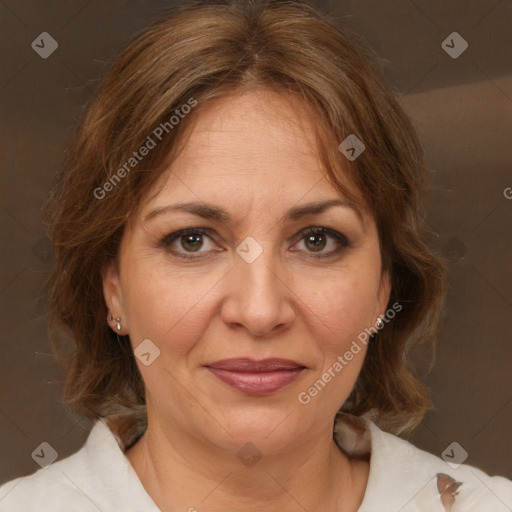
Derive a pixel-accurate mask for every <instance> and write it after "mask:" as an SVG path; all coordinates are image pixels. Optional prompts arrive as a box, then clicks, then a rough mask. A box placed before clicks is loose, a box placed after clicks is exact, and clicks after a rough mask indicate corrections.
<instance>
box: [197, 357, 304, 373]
mask: <svg viewBox="0 0 512 512" xmlns="http://www.w3.org/2000/svg"><path fill="white" fill-rule="evenodd" d="M205 366H206V367H208V368H215V369H218V370H228V371H232V372H277V371H280V370H298V369H300V368H305V366H304V365H302V364H300V363H297V361H292V360H291V359H280V358H277V357H273V358H269V359H261V360H259V361H256V360H254V359H250V358H247V357H244V358H238V359H222V360H220V361H215V362H213V363H209V364H207V365H205Z"/></svg>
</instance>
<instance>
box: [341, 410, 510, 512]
mask: <svg viewBox="0 0 512 512" xmlns="http://www.w3.org/2000/svg"><path fill="white" fill-rule="evenodd" d="M361 424H362V425H365V426H366V429H364V428H361V427H359V430H358V432H359V434H356V435H355V434H354V428H353V427H352V428H350V427H345V426H342V427H339V428H338V429H337V432H339V434H337V435H338V436H340V437H343V436H344V432H346V431H347V430H350V431H351V432H352V440H351V441H350V442H351V443H352V445H353V446H358V447H359V451H361V446H362V445H363V447H364V444H365V443H366V444H369V445H370V447H371V458H370V474H369V478H368V482H367V488H366V493H365V497H364V500H363V503H362V505H361V508H360V512H370V511H372V512H373V511H377V510H378V511H379V512H396V511H397V510H400V511H401V512H412V511H418V510H429V511H432V512H435V511H439V512H445V511H452V512H457V511H462V510H464V511H466V510H471V511H472V512H489V511H490V510H492V512H511V511H512V481H511V480H508V479H506V478H504V477H501V476H489V475H488V474H486V473H485V472H484V471H482V470H480V469H478V468H476V467H474V466H471V465H467V464H457V463H456V460H455V459H456V456H457V454H456V453H453V455H454V459H453V461H452V462H450V461H449V460H448V458H447V461H448V462H447V461H445V460H443V459H442V458H441V457H437V456H435V455H432V454H431V453H428V452H426V451H424V450H421V449H419V448H417V447H415V446H414V445H413V444H411V443H410V442H408V441H406V440H404V439H401V438H399V437H397V436H394V435H392V434H389V433H387V432H384V431H382V430H380V429H379V428H378V427H377V426H376V425H375V424H374V423H372V422H370V421H368V420H362V423H361ZM356 431H357V430H356ZM357 435H358V436H359V438H357V437H355V436H357ZM349 437H350V436H349ZM365 437H366V440H365ZM357 439H359V441H358V440H357ZM451 454H452V453H451V452H450V455H451ZM449 462H450V463H449Z"/></svg>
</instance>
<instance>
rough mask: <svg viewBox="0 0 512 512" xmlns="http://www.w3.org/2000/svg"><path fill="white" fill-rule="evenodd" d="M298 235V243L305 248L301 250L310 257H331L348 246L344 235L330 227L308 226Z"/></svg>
mask: <svg viewBox="0 0 512 512" xmlns="http://www.w3.org/2000/svg"><path fill="white" fill-rule="evenodd" d="M300 235H301V236H302V238H301V239H300V241H299V245H303V247H304V248H305V250H304V249H302V250H301V252H306V254H307V255H308V256H309V257H310V258H328V257H333V256H336V255H338V254H340V253H341V252H342V251H343V250H344V249H345V248H347V247H350V243H349V241H348V240H347V237H346V236H345V235H343V234H342V233H340V232H338V231H335V230H334V229H330V228H323V227H316V226H310V227H308V228H306V229H304V230H302V231H301V232H300ZM293 250H294V251H295V250H296V249H293Z"/></svg>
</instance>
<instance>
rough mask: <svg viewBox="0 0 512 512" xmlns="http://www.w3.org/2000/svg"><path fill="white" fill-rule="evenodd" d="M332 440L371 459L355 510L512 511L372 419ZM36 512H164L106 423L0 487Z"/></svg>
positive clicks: (8, 508) (345, 425) (344, 421)
mask: <svg viewBox="0 0 512 512" xmlns="http://www.w3.org/2000/svg"><path fill="white" fill-rule="evenodd" d="M334 437H335V439H336V442H337V443H338V445H339V446H340V448H341V449H342V450H344V451H345V452H346V453H347V454H349V455H357V454H371V458H370V473H369V478H368V483H367V487H366V492H365V495H364V499H363V502H362V504H361V506H360V508H359V510H358V512H419V511H422V512H423V511H425V512H437V511H439V512H448V511H451V512H460V511H464V512H512V481H511V480H508V479H506V478H503V477H499V476H495V477H490V476H488V475H487V474H486V473H484V472H483V471H481V470H479V469H476V468H474V467H472V466H467V465H464V464H462V465H461V466H459V467H458V468H457V469H453V468H452V467H450V466H449V465H448V463H447V462H445V461H444V460H443V459H441V458H439V457H435V456H434V455H431V454H429V453H427V452H425V451H422V450H420V449H418V448H416V447H414V446H413V445H412V444H410V443H409V442H407V441H404V440H403V439H400V438H398V437H396V436H394V435H391V434H389V433H386V432H383V431H382V430H380V429H379V428H378V427H377V426H376V425H375V424H374V423H372V422H371V421H369V420H366V419H361V418H356V417H355V416H350V415H347V414H341V415H339V416H338V418H337V420H336V423H335V429H334ZM449 455H450V456H451V455H452V452H450V453H449ZM452 464H453V462H452ZM438 474H442V475H445V476H441V477H440V479H439V483H438ZM460 482H461V483H462V484H461V485H460V484H459V483H460ZM440 491H441V493H442V494H441V493H440ZM442 499H443V501H444V502H445V503H446V505H444V504H443V501H442ZM195 508H196V509H197V512H202V508H201V506H200V505H199V504H197V505H196V507H195ZM203 508H204V507H203ZM36 511H37V512H71V511H72V512H98V511H100V512H120V511H121V512H160V511H159V509H158V507H157V506H156V505H155V503H154V502H153V500H152V499H151V497H150V496H149V495H148V493H147V492H146V490H145V489H144V487H143V486H142V484H141V482H140V480H139V478H138V476H137V474H136V473H135V471H134V469H133V467H132V466H131V464H130V461H129V460H128V458H127V457H126V456H125V454H124V446H123V445H122V443H121V441H120V440H119V438H118V437H117V436H116V435H114V434H113V433H112V432H111V430H110V429H109V427H108V426H107V423H106V422H105V421H104V420H102V421H98V422H97V423H96V424H95V425H94V427H93V429H92V430H91V432H90V434H89V437H88V438H87V441H86V443H85V444H84V446H83V447H82V448H81V449H80V450H79V451H78V452H76V453H75V454H73V455H71V456H70V457H67V458H65V459H63V460H61V461H57V462H54V463H53V464H52V465H50V466H48V467H47V468H42V469H39V470H38V471H36V472H35V473H34V474H32V475H29V476H25V477H21V478H17V479H15V480H11V481H9V482H7V483H5V484H3V485H2V486H0V512H36ZM189 511H190V512H192V511H194V504H193V503H191V508H190V509H189ZM184 512H186V511H184ZM329 512H330V511H329Z"/></svg>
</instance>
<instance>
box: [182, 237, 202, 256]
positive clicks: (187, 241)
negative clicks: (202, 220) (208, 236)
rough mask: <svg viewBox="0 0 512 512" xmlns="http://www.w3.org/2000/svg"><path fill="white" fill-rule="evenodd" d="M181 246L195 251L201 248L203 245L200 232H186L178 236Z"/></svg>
mask: <svg viewBox="0 0 512 512" xmlns="http://www.w3.org/2000/svg"><path fill="white" fill-rule="evenodd" d="M180 242H181V246H182V247H183V249H185V250H186V251H190V252H195V251H198V250H199V249H201V247H202V246H203V235H202V234H188V235H183V236H181V238H180Z"/></svg>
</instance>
